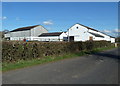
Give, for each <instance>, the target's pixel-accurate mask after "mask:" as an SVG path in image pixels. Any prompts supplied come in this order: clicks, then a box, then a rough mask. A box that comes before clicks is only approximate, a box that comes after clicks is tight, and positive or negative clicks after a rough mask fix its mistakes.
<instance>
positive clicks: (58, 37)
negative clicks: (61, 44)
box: [38, 32, 67, 41]
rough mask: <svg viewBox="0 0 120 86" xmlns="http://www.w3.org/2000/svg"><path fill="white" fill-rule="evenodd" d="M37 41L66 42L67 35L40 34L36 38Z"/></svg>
mask: <svg viewBox="0 0 120 86" xmlns="http://www.w3.org/2000/svg"><path fill="white" fill-rule="evenodd" d="M38 37H39V38H40V40H39V41H66V40H67V34H66V32H53V33H42V34H41V35H39V36H38Z"/></svg>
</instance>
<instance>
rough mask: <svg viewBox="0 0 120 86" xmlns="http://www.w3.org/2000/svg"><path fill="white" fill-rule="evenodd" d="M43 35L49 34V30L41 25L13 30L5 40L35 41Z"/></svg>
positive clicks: (6, 35) (7, 34)
mask: <svg viewBox="0 0 120 86" xmlns="http://www.w3.org/2000/svg"><path fill="white" fill-rule="evenodd" d="M42 33H48V31H47V29H45V28H44V27H43V26H41V25H34V26H28V27H22V28H18V29H15V30H12V31H10V32H9V33H6V34H5V38H6V39H9V40H23V39H27V40H34V38H35V37H38V36H39V35H40V34H42Z"/></svg>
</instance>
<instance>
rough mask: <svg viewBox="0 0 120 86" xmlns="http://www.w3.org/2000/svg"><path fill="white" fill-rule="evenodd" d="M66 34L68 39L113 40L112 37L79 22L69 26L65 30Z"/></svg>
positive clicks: (112, 41)
mask: <svg viewBox="0 0 120 86" xmlns="http://www.w3.org/2000/svg"><path fill="white" fill-rule="evenodd" d="M66 34H67V35H68V41H88V40H93V41H100V40H105V41H111V43H114V42H115V38H114V37H112V36H109V35H107V34H104V33H102V32H100V31H98V30H95V29H93V28H90V27H87V26H85V25H82V24H79V23H77V24H75V25H73V26H72V27H70V28H69V29H68V30H67V32H66Z"/></svg>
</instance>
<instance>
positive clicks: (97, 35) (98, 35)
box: [89, 32, 104, 38]
mask: <svg viewBox="0 0 120 86" xmlns="http://www.w3.org/2000/svg"><path fill="white" fill-rule="evenodd" d="M89 33H90V34H92V35H94V36H96V37H102V38H104V36H102V35H100V34H97V33H92V32H89Z"/></svg>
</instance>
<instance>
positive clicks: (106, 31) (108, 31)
mask: <svg viewBox="0 0 120 86" xmlns="http://www.w3.org/2000/svg"><path fill="white" fill-rule="evenodd" d="M103 32H105V33H111V31H110V30H106V29H105V30H103Z"/></svg>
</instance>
